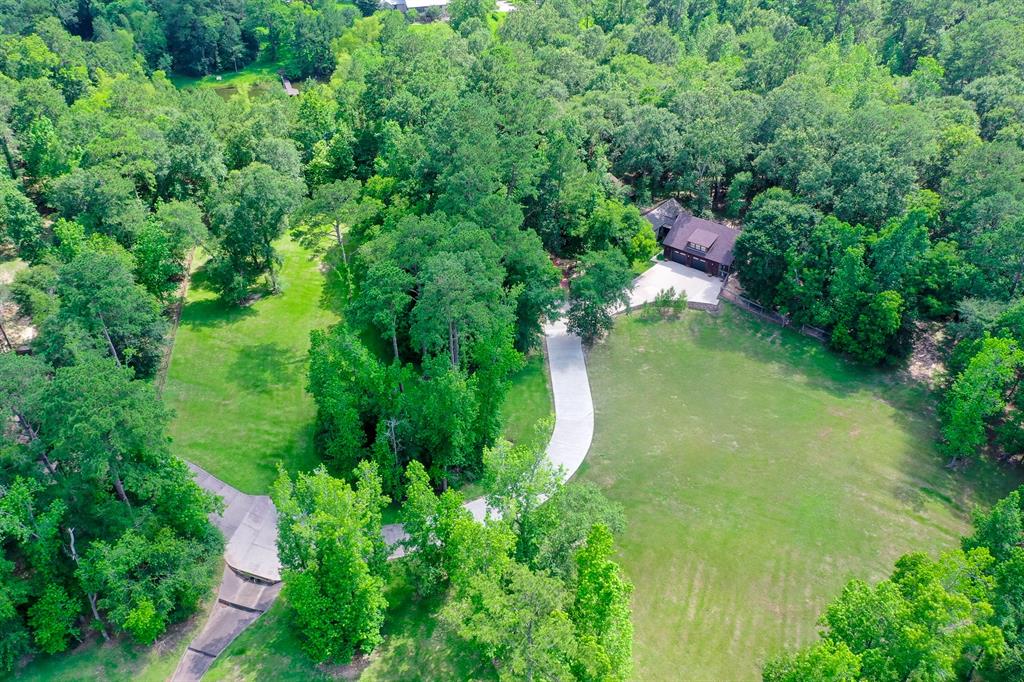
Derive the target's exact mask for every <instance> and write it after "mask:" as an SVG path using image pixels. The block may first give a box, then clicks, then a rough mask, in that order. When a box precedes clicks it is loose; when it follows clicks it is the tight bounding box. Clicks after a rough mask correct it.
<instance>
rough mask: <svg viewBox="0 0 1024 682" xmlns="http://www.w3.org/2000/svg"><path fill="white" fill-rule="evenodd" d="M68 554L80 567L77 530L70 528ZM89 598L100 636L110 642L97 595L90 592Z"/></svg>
mask: <svg viewBox="0 0 1024 682" xmlns="http://www.w3.org/2000/svg"><path fill="white" fill-rule="evenodd" d="M67 531H68V554H69V555H70V556H71V560H72V561H74V562H75V565H76V566H77V565H78V550H77V549H75V529H74V528H68V529H67ZM86 596H87V597H88V598H89V608H90V609H92V617H93V618H95V619H96V622H97V623H99V626H100V634H101V635H103V641H105V642H109V641H110V635H109V634H107V625H106V623H104V622H103V618H101V617H100V611H99V609H97V608H96V593H95V592H89V593H88V594H87V595H86Z"/></svg>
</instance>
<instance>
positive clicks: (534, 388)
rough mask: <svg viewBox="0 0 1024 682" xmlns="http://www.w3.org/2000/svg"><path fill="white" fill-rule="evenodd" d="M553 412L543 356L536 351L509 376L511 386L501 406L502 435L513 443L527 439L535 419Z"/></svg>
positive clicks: (534, 424)
mask: <svg viewBox="0 0 1024 682" xmlns="http://www.w3.org/2000/svg"><path fill="white" fill-rule="evenodd" d="M552 414H554V406H553V405H552V403H551V388H550V386H549V383H548V368H547V365H546V364H545V360H544V355H543V354H542V353H541V352H540V351H537V352H535V353H533V354H531V355H530V356H528V357H527V358H526V365H525V366H524V367H523V368H522V369H521V370H519V372H518V373H517V374H516V375H515V376H514V377H512V386H511V387H510V388H509V391H508V397H507V398H506V399H505V404H504V405H503V406H502V409H501V418H502V421H503V422H504V423H505V434H504V435H505V438H507V439H508V440H510V441H512V442H513V443H518V442H520V441H524V440H528V439H530V438H531V437H533V435H534V427H535V426H536V424H537V422H538V421H540V420H541V419H545V418H547V417H550V416H551V415H552Z"/></svg>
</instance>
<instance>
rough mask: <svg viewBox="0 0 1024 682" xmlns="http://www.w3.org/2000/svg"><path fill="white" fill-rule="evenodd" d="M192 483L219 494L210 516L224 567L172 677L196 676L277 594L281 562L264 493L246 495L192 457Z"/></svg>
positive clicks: (182, 681)
mask: <svg viewBox="0 0 1024 682" xmlns="http://www.w3.org/2000/svg"><path fill="white" fill-rule="evenodd" d="M188 466H189V468H190V469H191V470H192V472H193V473H194V474H195V477H196V483H198V484H199V487H201V488H202V489H203V490H206V491H208V492H211V493H213V494H215V495H220V496H221V497H222V498H224V513H223V514H219V515H217V514H213V515H211V516H210V521H212V522H213V525H215V526H217V528H218V529H220V531H221V532H222V533H223V534H224V540H225V541H226V545H225V548H224V563H225V566H224V573H223V575H222V576H221V581H220V588H219V590H218V593H217V603H216V604H214V607H213V611H211V612H210V617H209V618H208V619H207V621H206V625H205V626H203V630H202V631H201V632H200V633H199V634H198V635H197V636H196V637H195V639H193V640H192V642H191V643H190V644H189V646H188V648H187V649H185V653H184V654H183V655H182V657H181V660H180V661H179V662H178V667H177V669H176V670H175V671H174V675H172V676H171V680H172V681H173V682H197V681H198V680H199V679H201V678H202V676H203V675H204V674H205V673H206V671H207V670H209V669H210V666H211V665H213V661H214V660H215V659H216V658H217V656H219V655H220V653H221V652H222V651H224V649H226V648H227V646H228V644H230V643H231V642H232V641H233V640H234V639H235V637H237V636H238V635H239V634H240V633H241V632H242V631H243V630H245V628H247V627H248V626H249V624H250V623H252V622H253V621H254V620H256V619H257V618H259V617H260V616H261V615H262V614H263V613H265V612H266V610H267V609H269V608H270V606H271V605H272V604H273V603H274V600H275V599H277V595H278V593H279V592H280V591H281V562H280V561H279V560H278V558H277V510H276V509H275V508H274V503H273V502H271V501H270V498H269V497H267V496H266V495H246V494H245V493H243V492H241V491H239V490H236V489H235V488H232V487H231V486H229V485H228V484H227V483H224V482H223V481H221V480H220V479H218V478H215V477H214V476H213V475H211V474H210V473H209V472H207V471H204V470H203V469H201V468H199V467H197V466H196V465H195V464H192V463H191V462H189V463H188Z"/></svg>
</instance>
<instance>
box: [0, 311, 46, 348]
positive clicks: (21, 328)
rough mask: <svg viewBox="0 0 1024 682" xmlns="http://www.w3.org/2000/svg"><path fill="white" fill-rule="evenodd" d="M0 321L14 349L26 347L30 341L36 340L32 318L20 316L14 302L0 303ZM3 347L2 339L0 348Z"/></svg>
mask: <svg viewBox="0 0 1024 682" xmlns="http://www.w3.org/2000/svg"><path fill="white" fill-rule="evenodd" d="M0 321H2V322H3V325H4V331H5V332H7V338H9V339H10V340H11V345H12V346H14V347H15V348H19V347H21V346H27V345H28V344H29V343H31V341H32V339H34V338H36V333H37V332H36V328H35V326H34V325H33V324H32V318H30V317H29V316H28V315H22V314H21V311H20V310H18V304H17V303H15V302H14V301H2V302H0ZM2 347H3V339H0V348H2Z"/></svg>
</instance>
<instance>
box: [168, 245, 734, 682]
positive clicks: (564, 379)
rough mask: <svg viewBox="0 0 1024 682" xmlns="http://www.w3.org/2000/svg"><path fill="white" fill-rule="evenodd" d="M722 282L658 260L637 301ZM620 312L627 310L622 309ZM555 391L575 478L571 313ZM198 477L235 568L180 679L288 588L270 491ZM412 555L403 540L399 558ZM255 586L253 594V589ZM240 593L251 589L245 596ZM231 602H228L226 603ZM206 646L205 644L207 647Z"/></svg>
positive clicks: (577, 418)
mask: <svg viewBox="0 0 1024 682" xmlns="http://www.w3.org/2000/svg"><path fill="white" fill-rule="evenodd" d="M721 286H722V285H721V281H720V280H718V279H717V278H712V277H710V276H709V275H706V274H704V273H702V272H698V271H696V270H693V269H691V268H687V267H683V266H681V265H678V264H676V263H662V262H659V263H656V264H655V265H654V266H653V267H651V268H650V269H649V270H647V271H646V272H645V273H644V274H643V275H641V276H640V277H638V278H637V279H636V280H635V282H634V286H633V291H632V294H631V296H630V301H629V305H630V307H631V308H634V307H637V306H641V305H643V304H645V303H648V302H650V301H652V300H653V299H654V297H655V296H656V295H657V294H658V292H659V291H661V290H663V289H667V288H669V287H672V288H674V289H675V290H676V291H685V292H686V293H687V298H688V300H690V301H695V302H701V303H717V302H718V292H719V290H720V289H721ZM616 312H622V310H618V311H616ZM544 343H545V345H546V347H547V358H548V371H549V373H550V377H551V392H552V394H553V396H554V409H555V428H554V431H553V432H552V433H551V440H550V441H549V442H548V448H547V456H548V458H549V459H550V460H551V461H552V462H553V463H554V464H555V465H556V466H558V467H561V469H562V474H563V480H566V481H567V480H569V479H570V478H572V476H573V474H575V473H576V471H577V470H578V469H579V468H580V465H581V464H583V460H584V459H585V458H586V456H587V452H588V451H589V450H590V443H591V441H592V440H593V438H594V401H593V399H592V397H591V395H590V379H589V377H588V376H587V362H586V359H585V357H584V354H583V345H582V343H581V342H580V338H579V337H578V336H576V335H575V334H570V333H569V332H568V330H567V329H566V326H565V320H564V319H558V320H555V321H554V322H549V323H548V324H546V325H545V326H544ZM189 466H190V467H191V468H192V470H193V471H194V472H195V474H196V482H197V483H198V484H199V485H200V486H201V487H202V488H203V489H205V490H209V491H210V492H213V493H215V494H217V495H220V496H222V497H223V498H224V500H225V511H224V514H223V515H222V516H218V517H215V518H214V519H213V521H214V523H215V525H217V527H218V528H220V529H221V531H222V532H223V533H224V537H225V540H226V541H227V547H226V550H225V557H224V558H225V563H227V566H228V567H227V569H225V572H224V579H223V580H222V581H221V586H220V594H219V595H218V604H217V606H216V607H215V610H214V613H213V614H212V615H211V617H210V620H209V621H208V622H207V624H206V626H205V628H204V629H203V631H202V633H200V635H199V636H198V637H197V638H196V639H195V640H194V641H193V643H192V646H190V647H189V648H188V649H186V651H185V655H184V656H183V658H182V660H181V662H180V663H179V666H178V670H176V671H175V674H174V676H173V677H172V680H175V681H185V680H198V679H199V678H200V677H202V675H203V673H205V672H206V670H207V669H208V668H209V667H210V665H212V663H213V660H214V659H215V658H216V656H217V655H219V654H220V652H221V651H223V650H224V649H225V648H227V645H228V644H229V643H230V642H231V640H232V639H234V638H235V637H236V636H237V635H238V634H239V633H240V632H241V631H242V630H244V629H245V628H246V627H247V626H248V625H249V623H251V622H252V621H253V620H255V619H256V617H258V616H259V614H260V613H263V612H264V611H266V609H268V608H270V605H271V604H272V603H273V601H274V599H275V598H276V597H277V592H278V591H279V588H280V584H279V583H280V580H281V572H280V571H281V565H280V562H279V561H278V557H277V546H276V541H277V510H276V509H274V505H273V503H272V502H271V501H270V498H269V497H267V496H266V495H246V494H244V493H241V492H239V491H238V490H235V489H234V488H232V487H231V486H229V485H227V484H226V483H224V482H223V481H220V480H218V479H216V478H214V477H213V476H212V475H210V474H209V473H207V472H205V471H203V470H202V469H200V468H199V467H197V466H195V465H193V464H189ZM465 506H466V508H467V509H469V510H470V511H471V512H472V513H473V516H474V518H476V519H477V520H479V521H482V520H483V519H484V517H485V516H486V513H487V505H486V503H485V502H484V498H482V497H480V498H477V499H475V500H470V501H469V502H467V503H466V505H465ZM382 530H383V534H384V538H385V539H386V540H387V541H388V543H389V544H391V545H396V544H397V543H398V542H400V541H401V540H402V539H403V538H404V537H405V531H404V530H403V529H402V526H401V524H397V523H396V524H389V525H387V526H384V528H383V529H382ZM403 554H404V551H403V549H402V548H401V547H396V549H395V551H394V553H393V554H392V555H391V558H397V557H400V556H402V555H403ZM240 579H241V580H244V581H246V582H247V583H249V582H255V586H265V589H256V588H255V586H254V587H253V589H242V588H244V587H245V586H244V585H242V586H241V587H240V583H239V580H240ZM250 593H251V594H250ZM238 595H243V597H242V598H239V597H238ZM222 607H223V608H222ZM200 645H202V646H200Z"/></svg>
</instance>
